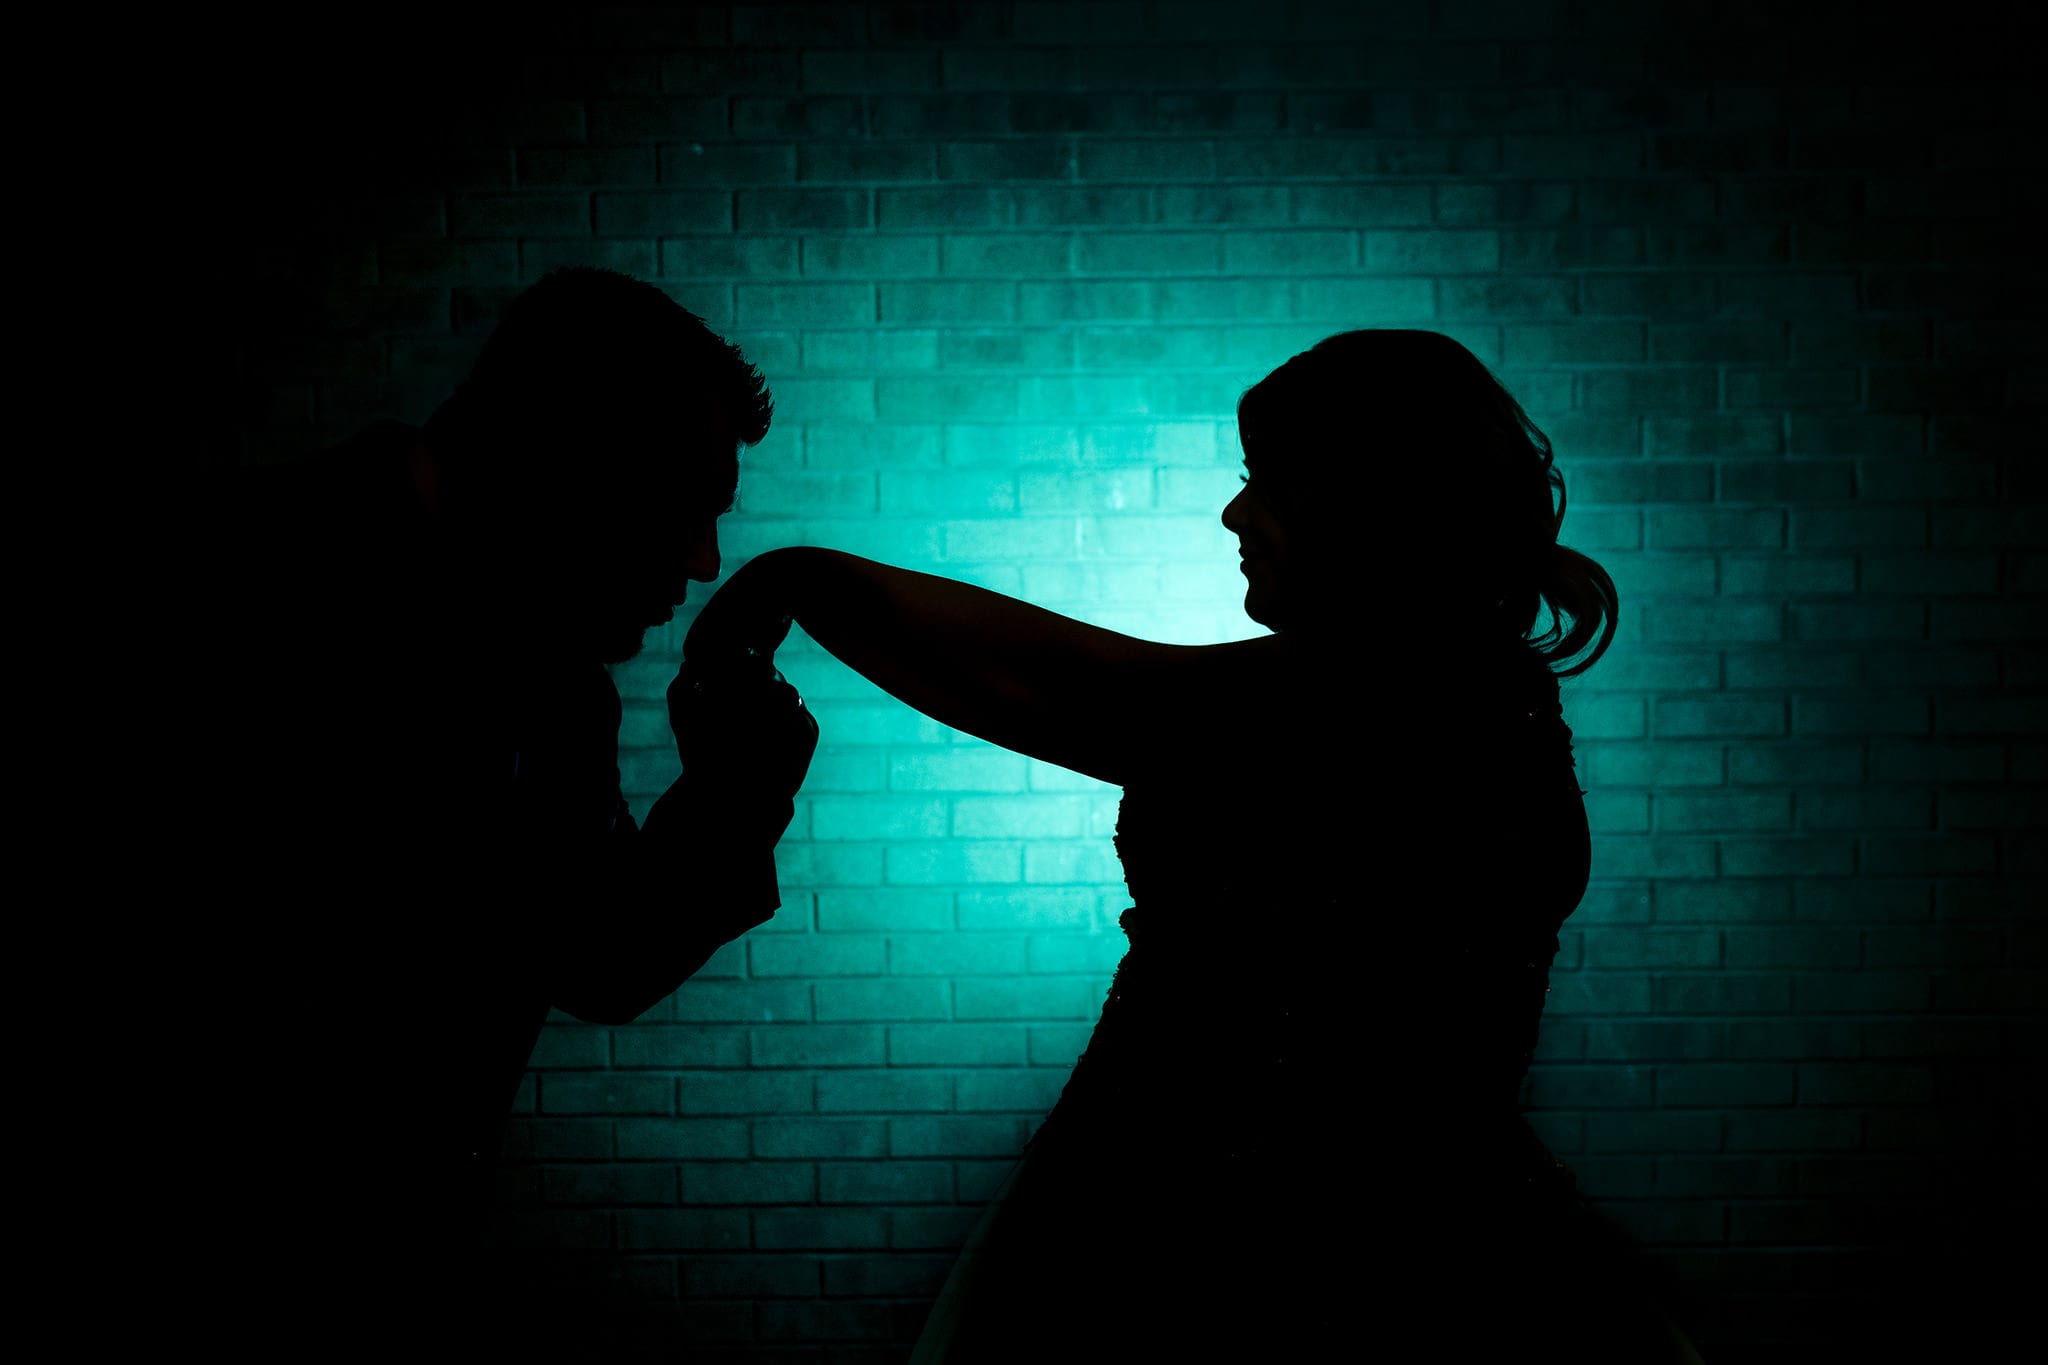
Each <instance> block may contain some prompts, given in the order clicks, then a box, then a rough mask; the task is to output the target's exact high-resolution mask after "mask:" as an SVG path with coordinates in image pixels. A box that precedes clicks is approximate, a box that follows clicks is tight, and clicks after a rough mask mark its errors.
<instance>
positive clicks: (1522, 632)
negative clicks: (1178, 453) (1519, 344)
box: [1237, 329, 1620, 677]
mask: <svg viewBox="0 0 2048 1365" xmlns="http://www.w3.org/2000/svg"><path fill="white" fill-rule="evenodd" d="M1237 425H1238V434H1239V437H1240V439H1241V440H1242V441H1243V443H1244V450H1245V464H1246V467H1247V468H1248V469H1250V470H1251V472H1252V476H1253V477H1254V478H1256V479H1257V480H1258V481H1259V482H1260V484H1261V485H1262V486H1263V487H1264V488H1265V489H1266V490H1267V493H1268V496H1269V497H1270V498H1271V499H1272V501H1273V503H1274V505H1275V507H1276V508H1277V509H1278V511H1279V513H1280V515H1281V516H1282V518H1283V521H1284V523H1285V526H1286V529H1287V534H1288V540H1289V542H1290V545H1291V546H1292V550H1291V553H1292V554H1293V555H1295V557H1297V558H1298V559H1301V560H1304V561H1306V562H1308V563H1309V564H1311V565H1313V572H1314V574H1315V575H1316V577H1317V578H1318V579H1320V580H1321V581H1324V582H1327V583H1331V584H1335V583H1337V582H1339V581H1341V577H1342V576H1343V575H1346V574H1347V573H1348V574H1350V575H1351V576H1354V577H1355V574H1356V570H1357V567H1358V565H1359V564H1360V563H1361V562H1362V561H1363V560H1364V559H1365V557H1366V556H1365V555H1364V554H1361V547H1360V543H1361V541H1364V542H1369V543H1370V542H1376V544H1373V545H1372V546H1371V549H1370V550H1369V551H1368V553H1372V554H1386V553H1392V554H1394V555H1395V556H1397V557H1398V559H1399V560H1400V561H1401V569H1400V570H1398V571H1397V572H1399V573H1400V575H1401V580H1402V581H1398V582H1396V583H1394V584H1392V585H1390V587H1391V589H1392V592H1391V594H1390V596H1391V597H1392V598H1393V601H1392V602H1391V603H1390V605H1391V606H1392V607H1393V609H1394V610H1396V611H1398V612H1403V613H1406V612H1421V613H1425V614H1426V615H1425V617H1424V618H1423V619H1425V620H1427V621H1428V622H1429V623H1430V624H1431V625H1433V626H1434V627H1436V628H1439V629H1446V630H1451V631H1459V630H1463V629H1466V628H1467V625H1468V623H1469V625H1470V627H1471V628H1476V629H1481V630H1485V631H1487V632H1494V631H1499V632H1505V633H1506V634H1508V635H1509V636H1510V637H1511V638H1514V639H1518V640H1523V641H1525V642H1526V643H1527V644H1528V646H1529V647H1530V648H1531V649H1533V650H1534V651H1535V652H1536V653H1537V655H1538V656H1540V657H1541V658H1542V660H1543V662H1544V664H1545V665H1546V666H1547V667H1549V668H1550V669H1552V670H1553V671H1554V672H1555V673H1557V674H1558V675H1559V676H1560V677H1570V676H1572V675H1573V674H1577V673H1581V672H1584V671H1585V670H1586V669H1588V668H1590V667H1591V666H1592V665H1593V662H1594V661H1595V660H1596V659H1598V658H1599V657H1600V656H1601V654H1603V653H1604V652H1606V649H1607V646H1608V644H1609V643H1610V642H1611V641H1612V640H1613V639H1614V627H1615V617H1616V614H1617V612H1618V610H1619V605H1620V604H1619V599H1618V598H1617V597H1616V595H1615V591H1614V580H1613V579H1611V578H1609V577H1608V576H1607V571H1606V570H1605V569H1602V568H1601V567H1600V566H1599V565H1598V564H1597V563H1595V562H1594V561H1593V560H1592V559H1590V558H1588V557H1587V556H1585V555H1583V554H1580V553H1579V552H1578V551H1576V550H1571V549H1567V548H1566V547H1565V546H1563V545H1560V544H1559V543H1558V540H1557V536H1558V530H1559V528H1560V527H1561V526H1562V525H1563V524H1564V509H1565V499H1564V476H1563V475H1562V474H1560V473H1559V472H1558V470H1557V469H1556V467H1555V465H1554V464H1553V463H1552V458H1551V451H1550V441H1549V439H1548V438H1546V437H1545V436H1544V434H1543V433H1542V432H1541V431H1539V430H1538V429H1537V427H1536V424H1535V423H1534V422H1531V421H1530V420H1529V417H1528V414H1527V413H1525V412H1523V411H1522V407H1521V404H1519V403H1517V402H1516V401H1515V400H1514V398H1513V396H1512V395H1510V394H1509V393H1508V391H1507V390H1506V389H1505V388H1503V387H1502V386H1501V383H1500V381H1499V380H1498V379H1495V378H1494V377H1493V375H1492V373H1491V372H1489V371H1488V370H1487V368H1486V366H1485V365H1483V364H1481V363H1480V362H1479V359H1478V357H1476V356H1474V355H1473V354H1472V353H1471V352H1470V351H1468V350H1466V349H1465V348H1464V347H1463V346H1461V345H1459V344H1458V343H1457V342H1456V341H1453V340H1452V339H1451V338H1449V337H1447V336H1444V335H1443V334H1442V333H1439V332H1423V331H1408V330H1397V329H1373V330H1364V331H1356V332H1340V333H1338V334H1337V335H1336V336H1333V337H1329V338H1326V339H1325V340H1323V341H1320V342H1318V343H1316V345H1314V346H1313V347H1311V348H1310V349H1308V350H1306V351H1303V352H1302V353H1301V354H1300V355H1297V356H1295V357H1294V358H1293V359H1292V360H1289V361H1288V362H1287V363H1286V364H1284V365H1282V366H1281V367H1280V368H1279V369H1277V370H1275V371H1273V373H1271V374H1269V375H1267V376H1266V377H1265V378H1264V379H1262V380H1260V381H1259V382H1258V383H1257V384H1254V385H1253V386H1252V387H1251V388H1250V389H1249V390H1247V391H1246V393H1245V395H1244V397H1243V398H1242V399H1240V400H1239V402H1238V406H1237ZM1553 494H1554V495H1555V498H1554V499H1553V496H1552V495H1553ZM1347 587H1351V588H1355V585H1347ZM1546 606H1547V607H1548V608H1549V611H1550V623H1549V626H1548V627H1547V628H1546V629H1544V630H1543V631H1542V632H1541V633H1536V623H1537V618H1538V617H1539V616H1540V615H1541V614H1542V611H1543V609H1544V608H1545V607H1546Z"/></svg>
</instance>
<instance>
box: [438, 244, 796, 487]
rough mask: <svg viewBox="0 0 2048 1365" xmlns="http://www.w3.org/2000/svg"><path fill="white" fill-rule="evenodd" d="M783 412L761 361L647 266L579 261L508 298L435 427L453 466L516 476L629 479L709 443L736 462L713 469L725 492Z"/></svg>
mask: <svg viewBox="0 0 2048 1365" xmlns="http://www.w3.org/2000/svg"><path fill="white" fill-rule="evenodd" d="M773 413H774V402H773V400H772V399H771V397H770V396H769V393H768V383H767V380H766V379H764V378H763V377H762V375H761V372H760V370H758V369H756V368H755V367H754V366H753V365H751V364H749V363H748V361H747V358H746V356H745V355H743V354H742V353H741V352H740V349H739V348H738V347H737V346H734V345H732V344H731V343H729V342H727V341H726V340H725V339H724V338H722V337H720V336H719V335H718V334H717V333H716V332H713V331H712V330H711V329H710V328H709V327H708V326H706V325H705V323H704V320H703V319H702V318H700V317H698V316H697V315H696V314H694V313H692V312H690V310H689V309H687V308H684V307H683V306H682V305H681V304H679V303H677V302H676V301H675V300H674V299H672V298H670V297H669V296H668V295H667V294H665V293H663V292H662V291H661V290H660V289H658V288H656V287H655V286H654V285H651V284H648V283H647V282H645V281H643V280H636V279H634V278H633V277H631V276H630V275H622V274H620V273H619V272H618V271H615V270H603V269H599V268H597V267H594V266H572V267H569V268H567V269H562V270H555V271H551V272H550V273H549V274H547V275H546V276H544V277H543V278H542V279H541V280H540V281H539V282H538V283H536V284H535V285H533V286H532V287H531V288H529V289H527V290H526V291H525V292H524V293H522V294H520V295H519V296H518V297H517V298H515V299H514V300H512V302H511V303H510V304H509V305H507V307H506V309H505V312H504V315H503V316H502V317H501V318H500V319H499V321H498V325H497V327H496V329H495V330H494V331H492V333H491V335H490V338H489V340H487V341H486V342H485V343H484V348H483V351H482V353H481V354H480V355H479V356H478V357H477V362H476V366H475V368H474V369H472V370H471V371H470V375H469V378H468V379H466V380H464V381H463V382H462V384H461V385H460V386H459V387H458V388H457V389H456V391H455V393H454V394H453V395H452V396H451V397H450V398H449V399H448V401H447V402H445V403H443V404H442V405H441V407H440V408H438V409H437V410H436V411H435V413H434V415H433V416H432V417H431V418H429V419H428V421H427V424H426V431H425V434H426V439H427V442H428V444H429V445H430V446H432V447H433V448H434V450H435V452H436V454H437V455H438V456H439V457H441V458H442V459H443V460H444V461H446V462H447V463H448V464H449V465H450V466H451V467H456V468H460V469H461V470H462V471H463V472H464V474H465V475H466V476H468V477H469V478H470V479H472V480H479V479H481V480H489V481H491V482H493V483H497V484H501V485H503V486H505V487H507V488H509V487H511V486H516V485H525V486H528V487H534V488H545V489H555V490H563V491H567V490H568V489H570V488H585V489H595V488H598V487H622V486H630V485H631V484H632V483H633V482H634V481H635V479H636V477H637V476H639V475H642V474H645V473H647V472H649V471H651V470H653V469H655V468H657V467H659V466H662V465H665V464H666V462H668V461H673V460H679V459H680V460H691V459H697V460H700V461H701V460H702V457H703V454H704V453H705V452H709V453H710V454H711V455H712V456H713V457H714V458H713V460H712V461H710V462H708V463H715V464H716V465H718V466H719V467H720V468H721V469H722V470H723V471H725V472H724V473H714V471H713V470H712V469H710V468H707V469H705V470H704V471H703V473H704V475H705V478H706V480H707V492H706V496H707V497H712V498H714V499H715V498H719V497H721V494H720V493H719V492H718V491H717V489H716V488H712V487H710V485H711V484H717V483H720V482H725V483H727V484H728V485H729V478H727V477H726V475H727V474H729V472H730V462H731V458H732V455H733V453H734V450H735V448H736V447H737V446H739V445H753V444H755V443H756V442H758V441H760V440H761V438H762V437H763V436H765V435H767V434H768V423H769V420H770V418H771V417H772V416H773ZM729 495H730V488H729V486H728V487H727V488H726V491H725V494H724V495H723V496H729Z"/></svg>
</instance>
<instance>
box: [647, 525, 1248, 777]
mask: <svg viewBox="0 0 2048 1365" xmlns="http://www.w3.org/2000/svg"><path fill="white" fill-rule="evenodd" d="M792 619H793V620H794V621H795V622H796V623H797V624H798V625H801V626H802V627H803V628H804V630H805V632H807V633H808V634H809V635H810V637H811V638H812V639H814V640H816V641H817V642H818V644H819V645H821V646H822V647H824V648H825V649H827V650H829V651H831V652H832V654H834V655H835V656H837V657H838V658H839V659H840V660H841V661H843V662H844V663H846V664H847V665H848V666H849V667H851V668H853V669H854V670H855V671H856V672H858V673H860V674H861V675H863V676H864V677H866V678H868V679H869V680H870V681H872V682H874V683H875V684H876V685H877V686H879V687H881V688H882V689H883V690H884V691H886V692H888V693H889V694H890V695H892V696H894V697H896V698H897V699H898V700H900V701H903V702H905V703H906V704H908V705H910V706H912V707H915V708H916V709H917V710H919V711H922V712H924V713H925V714H926V715H928V716H931V717H933V718H934V719H936V720H939V721H943V722H944V723H946V724H948V725H951V726H953V727H955V728H956V729H960V730H965V731H966V732H967V733H969V734H972V735H978V736H980V737H981V738H983V739H986V740H988V741H990V742H991V743H994V744H999V745H1001V746H1003V747H1004V748H1006V749H1013V750H1016V751H1017V752H1019V753H1024V754H1030V755H1032V756H1033V757H1036V758H1042V759H1045V760H1046V761H1048V762H1051V763H1057V764H1059V765H1060V766H1061V767H1064V768H1072V769H1074V770H1075V771H1077V772H1082V773H1087V774H1088V775H1090V776H1092V777H1098V778H1101V779H1103V780H1105V781H1109V782H1117V783H1122V782H1125V781H1127V780H1128V777H1129V775H1130V774H1131V772H1132V771H1133V770H1138V769H1145V768H1150V767H1153V766H1155V765H1156V764H1157V763H1158V762H1159V761H1160V760H1161V759H1162V758H1163V757H1165V756H1166V754H1167V752H1168V750H1167V746H1168V745H1170V744H1173V743H1179V744H1185V743H1186V741H1187V736H1186V735H1184V734H1182V733H1180V730H1181V726H1180V724H1178V722H1179V721H1181V720H1182V719H1184V718H1185V717H1186V715H1187V714H1188V711H1189V707H1190V705H1191V704H1192V703H1196V702H1197V701H1198V699H1199V698H1201V697H1203V696H1212V697H1222V696H1226V695H1228V693H1227V691H1226V690H1225V689H1227V688H1228V687H1229V686H1230V683H1231V681H1232V679H1233V678H1234V677H1235V676H1236V675H1239V674H1240V673H1241V671H1242V669H1243V668H1244V667H1245V666H1246V665H1247V664H1251V665H1252V666H1254V667H1256V664H1255V663H1254V661H1255V660H1256V658H1257V656H1258V655H1260V654H1262V653H1264V652H1265V651H1267V650H1269V649H1272V648H1274V647H1276V646H1279V645H1280V643H1281V642H1280V640H1279V639H1278V638H1277V637H1275V638H1269V639H1262V640H1246V641H1239V642H1236V643H1234V644H1226V645H1166V644H1159V643H1156V642H1153V641H1149V640H1139V639H1135V638H1133V637H1132V636H1129V635H1121V634H1118V633H1117V632H1116V631H1113V630H1104V629H1102V628H1100V627H1098V626H1091V625H1088V624H1086V623H1085V622H1081V621H1076V620H1074V619H1073V618H1071V617H1067V616H1061V615H1060V614H1058V613H1057V612H1051V611H1047V610H1045V609H1044V608H1043V607H1035V606H1032V605H1031V604H1030V603H1029V602H1022V601H1019V600H1018V599H1016V598H1014V597H1005V596H1004V595H1003V594H1001V593H997V592H990V591H988V590H987V589H985V588H977V587H973V586H971V585H969V584H966V583H961V582H958V581H956V580H953V579H950V578H940V577H937V576H936V575H933V574H925V573H917V572H914V571H912V570H909V569H899V568H894V567H891V566H890V565H887V564H879V563H876V562H875V561H874V560H871V559H862V558H860V557H859V556H857V555H849V554H843V553H841V552H839V551H836V550H823V549H815V548H810V547H796V548H791V549H782V550H770V551H768V552H766V553H764V554H762V555H759V556H757V557H756V558H755V559H754V560H753V561H751V562H750V563H748V564H747V565H746V566H745V567H744V568H742V569H741V570H740V571H739V572H737V573H735V574H734V575H733V576H732V578H731V579H730V580H729V581H728V582H727V583H726V585H725V586H724V587H723V588H721V589H720V590H719V592H718V594H717V596H715V597H713V598H712V599H711V601H709V602H708V603H706V604H705V606H704V609H703V611H702V612H700V613H699V614H698V617H697V621H696V624H695V625H693V626H692V627H691V629H690V634H689V638H688V639H687V641H685V643H684V645H683V652H684V656H685V658H686V659H687V660H688V661H689V663H690V666H691V668H692V669H697V668H701V667H706V666H710V667H716V666H717V665H718V663H719V662H720V661H721V660H727V659H732V658H734V657H737V656H738V655H739V654H740V653H741V652H742V651H743V650H745V649H747V648H749V647H752V648H756V649H760V650H762V651H764V652H769V651H772V650H773V649H774V648H775V647H776V646H777V645H779V644H780V643H781V641H782V636H783V633H784V632H785V631H786V630H787V629H788V623H789V622H790V621H791V620H792Z"/></svg>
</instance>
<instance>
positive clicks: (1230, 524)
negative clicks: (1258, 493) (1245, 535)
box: [1223, 490, 1245, 531]
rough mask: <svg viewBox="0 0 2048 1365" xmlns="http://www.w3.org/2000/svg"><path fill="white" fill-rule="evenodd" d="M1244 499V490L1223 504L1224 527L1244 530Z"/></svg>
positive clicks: (1230, 529) (1231, 529) (1227, 529)
mask: <svg viewBox="0 0 2048 1365" xmlns="http://www.w3.org/2000/svg"><path fill="white" fill-rule="evenodd" d="M1244 499H1245V495H1244V492H1243V491H1242V490H1240V491H1239V492H1238V495H1237V496H1236V497H1234V498H1232V499H1231V500H1230V501H1229V502H1226V503H1224V504H1223V528H1224V529H1225V530H1226V531H1242V530H1244Z"/></svg>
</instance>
